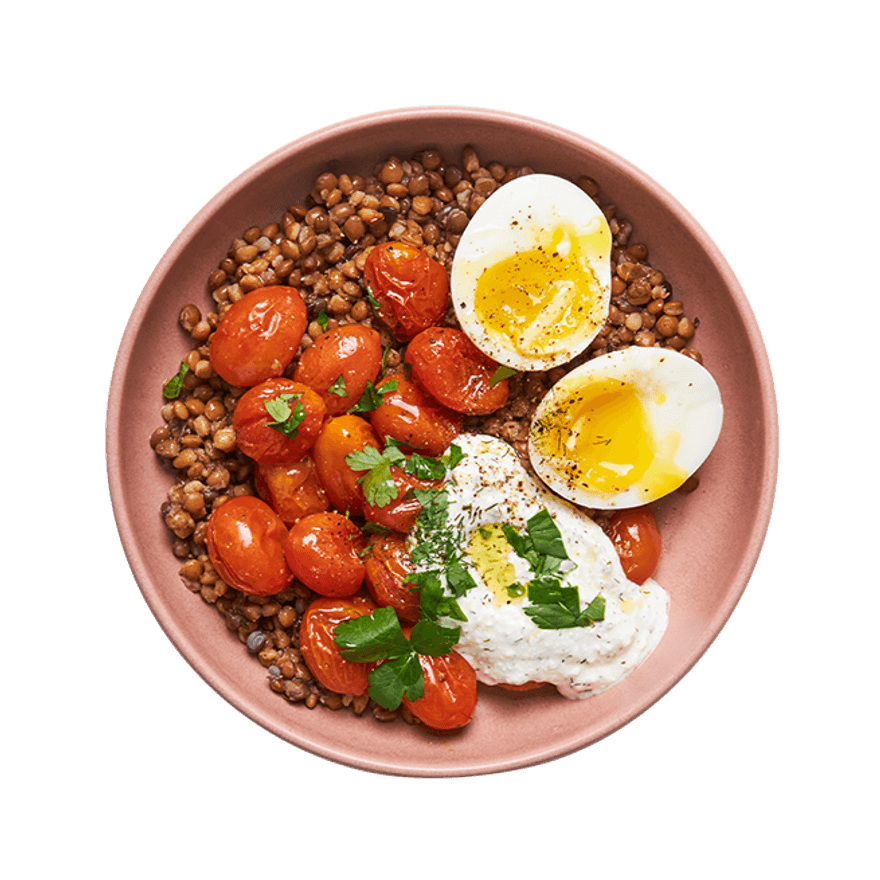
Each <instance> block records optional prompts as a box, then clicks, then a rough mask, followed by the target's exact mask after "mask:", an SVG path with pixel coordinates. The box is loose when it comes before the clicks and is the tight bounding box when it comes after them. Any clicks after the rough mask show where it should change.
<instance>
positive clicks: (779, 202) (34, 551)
mask: <svg viewBox="0 0 880 880" xmlns="http://www.w3.org/2000/svg"><path fill="white" fill-rule="evenodd" d="M870 9H871V6H869V4H866V3H855V2H850V0H842V2H838V3H836V4H821V5H820V4H812V3H801V4H794V3H778V2H777V3H774V2H766V3H762V4H757V3H750V2H740V3H737V4H729V5H727V6H724V7H721V6H720V5H719V6H715V5H712V4H706V3H696V2H694V3H684V2H674V0H670V2H667V3H663V4H647V3H635V2H634V3H627V4H617V5H615V4H607V3H603V4H597V3H581V4H574V3H557V4H551V5H548V4H532V5H519V4H504V5H501V4H491V5H490V4H484V5H479V4H474V3H459V2H447V3H444V4H442V5H440V4H435V5H413V4H409V5H406V6H402V7H397V6H388V7H383V6H371V5H367V4H359V5H347V4H343V3H333V4H327V5H324V6H320V5H319V4H303V3H290V2H288V3H276V2H265V3H263V4H260V5H256V4H251V5H245V4H231V3H227V2H216V3H178V4H170V3H164V2H155V3H152V4H142V5H139V6H134V5H131V6H129V5H126V4H111V3H98V2H89V0H84V2H80V3H77V4H61V3H52V2H43V3H35V4H32V5H30V6H28V7H26V8H25V6H24V5H23V4H22V5H20V6H19V7H18V8H16V9H14V10H9V11H7V12H6V13H5V14H4V31H5V37H6V39H5V40H4V44H5V47H4V52H3V54H2V57H0V66H2V74H3V82H4V87H3V98H2V100H3V119H4V126H3V127H4V135H3V138H2V146H0V149H2V159H3V206H4V210H3V212H2V224H3V226H2V228H3V236H2V242H3V249H4V252H5V253H4V259H3V268H4V272H3V279H4V284H3V291H2V294H3V306H4V312H5V314H4V320H3V363H4V373H5V375H6V385H7V396H6V399H7V404H6V407H5V414H4V420H3V424H4V430H3V445H4V463H5V465H6V466H5V467H4V469H3V482H2V485H3V488H4V490H5V491H4V493H3V497H4V502H5V503H4V507H5V515H4V524H5V525H4V529H3V533H4V569H3V571H4V583H5V588H6V595H7V601H6V603H5V609H4V612H5V613H4V614H3V633H4V636H5V638H4V639H3V640H2V642H0V644H2V652H3V653H2V657H3V668H4V698H5V699H4V709H3V726H2V730H3V741H4V754H5V756H6V760H5V762H4V771H3V777H4V782H3V785H2V788H0V792H2V794H0V806H2V810H3V816H2V818H3V821H2V823H0V828H2V835H3V842H2V849H3V862H4V864H5V866H6V868H7V870H8V871H9V873H8V874H7V876H10V877H15V878H18V877H36V878H43V877H55V876H67V875H69V874H76V875H82V876H89V877H95V878H105V877H106V878H111V877H112V878H116V877H124V878H142V877H143V878H149V877H157V876H161V877H183V876H195V877H203V876H212V877H218V878H220V877H242V876H248V875H256V874H259V875H261V876H268V875H270V874H278V875H279V876H297V875H299V876H305V875H308V874H310V873H312V872H316V871H319V870H320V871H322V873H323V874H325V875H328V876H342V875H343V872H345V873H349V874H350V873H355V872H357V873H365V874H367V875H368V876H370V875H372V874H374V873H376V874H378V873H381V874H382V875H383V876H385V875H389V874H393V873H397V872H406V873H407V874H409V875H411V876H416V877H419V876H424V877H447V876H462V875H463V876H483V875H491V876H496V875H501V874H504V875H506V876H508V877H529V876H535V875H538V874H541V875H544V874H548V873H552V874H554V875H555V874H557V873H558V874H562V873H563V872H566V873H574V872H576V873H575V875H576V876H580V875H587V874H589V875H591V876H603V875H604V876H615V877H621V876H622V877H635V876H655V877H667V876H668V877H676V878H691V877H693V878H705V877H710V878H728V877H731V878H733V877H744V876H749V877H776V876H785V877H799V878H812V877H817V878H820V877H830V876H834V877H861V876H863V875H866V874H867V873H868V869H869V867H870V866H872V862H871V861H869V858H868V857H869V855H870V854H871V850H872V849H873V842H872V837H871V835H872V832H875V831H876V818H877V813H876V794H875V790H876V784H877V758H876V742H875V741H876V734H875V732H874V731H875V730H876V714H877V713H876V705H877V687H876V680H875V676H874V675H873V674H871V673H872V671H873V672H875V671H876V658H875V653H874V651H873V647H872V646H873V644H874V642H875V639H876V637H875V635H874V632H873V628H871V623H872V622H873V620H874V619H876V611H877V599H876V593H877V586H878V584H877V574H876V567H874V566H873V558H874V557H875V555H876V551H875V549H874V543H875V540H876V539H875V538H874V534H875V533H876V530H877V516H876V503H875V498H874V496H875V495H876V489H877V479H876V447H877V442H876V424H877V421H876V415H875V412H874V411H875V410H876V403H877V391H876V376H877V368H876V358H875V357H874V356H873V347H874V342H873V340H874V337H875V335H876V330H875V329H874V328H875V325H876V313H877V308H876V305H875V303H876V298H877V282H876V278H875V274H876V273H875V269H874V265H875V263H876V256H875V252H876V242H877V231H878V230H877V223H876V215H875V212H874V205H875V204H876V200H877V196H878V192H877V171H876V167H877V162H876V144H877V125H876V116H877V113H876V85H877V82H876V80H877V68H876V60H875V57H876V47H875V45H874V42H873V38H872V36H871V35H872V34H875V33H876V24H877V21H876V18H877V16H876V14H875V13H873V12H869V10H870ZM429 103H450V104H472V105H479V106H488V107H497V108H502V109H506V110H512V111H516V112H520V113H524V114H528V115H532V116H536V117H539V118H544V119H547V120H549V121H551V122H554V123H556V124H559V125H562V126H565V127H568V128H571V129H573V130H575V131H578V132H581V133H583V134H585V135H588V136H590V137H592V138H594V139H595V140H597V141H599V142H601V143H603V144H605V145H606V146H608V147H610V148H612V149H613V150H616V151H617V152H619V153H621V154H622V155H624V156H626V157H627V158H628V159H630V160H631V161H633V162H635V163H636V164H637V165H639V166H640V167H642V168H643V169H644V170H645V171H647V172H648V173H649V174H651V175H652V176H653V177H655V178H656V179H657V180H658V181H660V182H661V183H662V184H663V185H664V186H665V187H667V188H668V189H669V190H670V191H671V192H673V193H674V194H675V195H676V196H677V197H678V198H679V199H680V200H681V201H682V202H683V203H684V204H685V205H686V206H687V207H688V208H689V209H690V210H691V211H692V212H693V213H694V214H695V215H696V217H697V218H698V219H699V220H700V221H701V222H702V224H703V225H704V226H705V228H706V229H707V230H708V231H709V233H710V234H711V235H712V236H713V237H714V239H715V240H716V242H717V243H718V244H719V245H720V247H721V249H722V250H723V251H724V253H725V254H726V256H727V257H728V259H729V261H730V262H731V264H732V265H733V267H734V269H735V270H736V272H737V274H738V275H739V278H740V280H741V281H742V283H743V285H744V287H745V289H746V291H747V292H748V294H749V297H750V299H751V302H752V304H753V306H754V309H755V312H756V314H757V316H758V319H759V321H760V324H761V327H762V330H763V332H764V335H765V339H766V341H767V345H768V349H769V352H770V356H771V359H772V362H773V367H774V372H775V376H776V381H777V386H778V391H779V398H780V413H781V425H782V466H781V475H780V482H779V491H778V496H777V504H776V509H775V514H774V517H773V523H772V526H771V528H770V533H769V536H768V539H767V544H766V547H765V550H764V553H763V555H762V557H761V561H760V563H759V565H758V567H757V570H756V572H755V575H754V577H753V578H752V581H751V584H750V586H749V589H748V590H747V592H746V595H745V597H744V599H743V601H742V603H741V604H740V607H739V609H738V610H737V612H736V614H735V615H734V618H733V619H732V621H731V623H730V624H729V626H728V627H727V629H726V630H725V631H724V632H723V633H722V635H721V637H720V638H719V640H718V641H717V643H716V644H715V645H714V646H713V647H712V648H711V650H710V651H709V652H708V654H707V655H706V656H705V657H704V659H703V660H701V661H700V663H699V664H698V665H697V667H696V668H695V669H694V670H693V671H692V672H691V673H690V674H689V675H688V676H687V677H686V678H685V679H684V681H683V682H682V683H681V684H680V685H679V686H678V687H676V688H675V690H673V692H672V693H670V694H669V695H668V696H667V697H665V698H664V699H663V700H662V701H661V702H660V703H659V704H658V705H657V706H655V707H654V708H652V709H651V710H650V711H649V712H648V713H647V714H646V715H645V716H643V717H642V718H640V719H638V720H637V721H635V722H634V723H632V724H631V725H630V726H628V727H627V728H625V729H624V730H622V731H620V732H618V733H616V734H615V735H613V736H612V737H610V738H609V739H608V740H606V741H604V742H602V743H599V744H597V745H595V746H593V747H592V748H590V749H588V750H586V751H584V752H581V753H579V754H577V755H574V756H572V757H569V758H566V759H564V760H561V761H557V762H555V763H552V764H550V765H547V766H544V767H539V768H534V769H530V770H526V771H520V772H516V773H509V774H505V775H502V776H498V777H488V778H478V779H470V780H441V781H436V780H417V781H407V780H398V779H389V778H383V777H378V776H372V775H369V774H365V773H361V772H357V771H353V770H348V769H344V768H341V767H338V766H335V765H333V764H330V763H327V762H325V761H322V760H320V759H317V758H314V757H311V756H309V755H306V754H304V753H302V752H299V751H297V750H296V749H294V748H292V747H290V746H288V745H285V744H284V743H282V742H280V741H279V740H276V739H275V738H273V737H272V736H271V735H269V734H267V733H265V732H264V731H262V730H260V729H259V728H258V727H256V726H255V725H254V724H252V723H251V722H250V721H248V720H247V719H245V718H243V717H242V716H240V715H239V714H238V713H236V712H235V711H234V710H233V709H231V708H230V707H229V706H228V705H227V704H226V703H224V702H223V700H221V699H220V698H219V697H218V696H216V695H215V694H214V693H213V692H212V691H211V690H209V689H208V688H207V687H206V686H205V685H204V684H202V682H201V681H200V680H199V679H198V677H197V676H196V675H195V673H193V672H192V671H191V670H190V669H189V668H188V667H187V666H186V664H185V663H184V661H183V660H182V659H181V658H180V657H179V656H178V655H177V654H176V653H175V651H174V649H173V648H172V646H171V645H170V644H169V643H168V641H167V640H166V639H165V637H164V636H163V634H162V632H161V631H160V629H159V627H158V626H157V625H156V624H155V622H154V621H153V619H152V617H151V616H150V614H149V612H148V610H147V608H146V606H145V605H144V603H143V601H142V599H141V597H140V594H139V593H138V591H137V589H136V587H135V584H134V582H133V580H132V578H131V575H130V573H129V571H128V567H127V565H126V562H125V558H124V556H123V554H122V551H121V548H120V545H119V542H118V539H117V537H116V533H115V528H114V525H113V519H112V514H111V510H110V504H109V500H108V497H107V489H106V482H105V476H104V462H103V420H104V407H105V401H106V394H107V386H108V383H109V380H110V371H111V368H112V364H113V358H114V356H115V352H116V346H117V343H118V340H119V337H120V335H121V334H122V330H123V327H124V325H125V321H126V319H127V317H128V313H129V311H130V309H131V307H132V305H133V303H134V300H135V298H136V296H137V294H138V292H139V291H140V288H141V286H142V285H143V283H144V281H145V280H146V278H147V276H148V275H149V273H150V271H151V269H152V268H153V266H154V265H155V263H156V262H157V261H158V259H159V257H160V256H161V254H162V252H163V251H164V249H165V247H166V246H167V245H168V244H169V243H170V241H171V240H172V239H173V238H174V236H175V235H176V234H177V232H178V231H179V230H180V228H181V227H182V226H183V225H184V224H185V223H186V222H187V220H189V218H190V217H191V216H192V215H193V214H194V213H195V212H196V211H197V210H198V208H199V207H201V205H202V204H203V203H204V202H205V201H206V200H207V199H208V198H210V196H211V195H213V193H214V192H216V191H217V190H218V189H219V188H220V187H221V186H222V185H223V184H225V183H226V182H227V181H228V180H230V179H231V178H232V177H234V176H235V175H236V174H237V173H238V172H239V171H241V170H242V169H244V168H245V167H246V166H248V165H250V164H251V163H253V162H254V161H256V160H257V159H259V158H260V157H262V156H263V155H265V154H266V153H268V152H270V151H271V150H273V149H275V148H276V147H278V146H281V145H282V144H284V143H286V142H288V141H290V140H292V139H294V138H296V137H297V136H299V135H301V134H304V133H306V132H309V131H312V130H314V129H315V128H317V127H319V126H322V125H325V124H328V123H331V122H334V121H336V120H339V119H342V118H346V117H349V116H353V115H356V114H359V113H364V112H367V111H371V110H378V109H384V108H387V107H393V106H403V105H410V104H429ZM872 489H873V490H874V491H873V492H872V491H871V490H872Z"/></svg>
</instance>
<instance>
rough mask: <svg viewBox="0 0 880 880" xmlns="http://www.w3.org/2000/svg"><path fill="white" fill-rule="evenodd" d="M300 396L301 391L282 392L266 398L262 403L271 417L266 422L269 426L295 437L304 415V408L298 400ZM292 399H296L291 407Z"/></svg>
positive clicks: (285, 434) (286, 435) (287, 435)
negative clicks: (268, 398)
mask: <svg viewBox="0 0 880 880" xmlns="http://www.w3.org/2000/svg"><path fill="white" fill-rule="evenodd" d="M300 397H302V393H284V394H279V395H278V397H273V398H272V399H271V400H267V401H266V402H265V404H263V405H264V406H265V407H266V412H267V413H269V415H270V416H272V419H273V421H271V422H269V423H268V425H269V427H270V428H274V429H275V430H276V431H278V432H279V433H281V434H284V436H285V437H291V438H293V437H296V434H297V430H298V429H299V426H300V425H301V424H302V422H303V419H305V417H306V408H305V407H304V406H303V404H302V401H301V400H299V398H300ZM292 401H296V403H294V405H293V407H291V405H290V404H291V402H292Z"/></svg>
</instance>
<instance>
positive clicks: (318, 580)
mask: <svg viewBox="0 0 880 880" xmlns="http://www.w3.org/2000/svg"><path fill="white" fill-rule="evenodd" d="M365 547H366V541H365V540H364V536H363V534H362V533H361V530H360V529H359V528H358V527H357V526H356V525H355V524H354V523H353V522H352V521H351V520H350V519H349V518H348V517H346V516H343V515H342V514H341V513H336V512H335V511H332V510H328V511H324V512H322V513H313V514H310V515H309V516H305V517H303V518H302V519H301V520H299V521H298V522H296V523H294V524H293V525H292V526H291V527H290V530H289V531H288V533H287V538H286V540H285V542H284V555H285V557H286V558H287V564H288V565H289V566H290V569H291V571H292V572H293V573H294V574H295V575H296V577H297V578H299V580H300V581H301V582H302V583H303V584H305V585H306V586H307V587H308V588H309V589H310V590H314V592H316V593H318V594H319V595H321V596H353V595H354V594H355V593H356V592H357V591H358V590H359V589H360V586H361V584H362V583H363V582H364V571H365V568H364V563H363V560H362V559H361V556H362V554H363V552H364V549H365Z"/></svg>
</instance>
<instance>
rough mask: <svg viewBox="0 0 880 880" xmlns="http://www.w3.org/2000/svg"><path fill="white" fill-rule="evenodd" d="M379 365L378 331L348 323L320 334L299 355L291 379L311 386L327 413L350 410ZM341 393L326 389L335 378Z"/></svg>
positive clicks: (380, 361) (376, 372)
mask: <svg viewBox="0 0 880 880" xmlns="http://www.w3.org/2000/svg"><path fill="white" fill-rule="evenodd" d="M381 366H382V341H381V339H380V337H379V334H378V333H377V332H376V331H375V330H371V329H370V328H369V327H364V326H362V325H361V324H348V325H346V326H343V327H337V328H336V329H335V330H328V331H327V332H326V333H322V334H321V335H320V336H319V337H318V338H317V339H316V340H315V341H314V342H313V343H312V344H311V345H309V346H308V347H307V348H306V349H305V350H304V351H303V353H302V354H301V355H300V358H299V363H298V364H297V365H296V370H295V371H294V374H293V379H294V381H295V382H302V384H303V385H308V386H309V387H310V388H314V389H315V391H317V392H318V393H319V394H320V395H321V397H322V398H323V399H324V406H325V407H326V408H327V414H328V415H331V416H332V415H337V414H339V413H343V412H345V411H346V410H348V409H351V407H353V406H354V405H355V404H356V403H357V402H358V400H360V397H361V395H362V394H363V393H364V390H365V389H366V387H367V382H374V381H375V380H376V377H377V376H378V375H379V370H380V368H381ZM340 376H341V377H342V379H343V382H344V384H345V393H343V394H337V393H336V392H332V391H328V390H327V389H328V388H330V387H331V386H332V385H333V384H334V383H335V382H338V380H339V377H340Z"/></svg>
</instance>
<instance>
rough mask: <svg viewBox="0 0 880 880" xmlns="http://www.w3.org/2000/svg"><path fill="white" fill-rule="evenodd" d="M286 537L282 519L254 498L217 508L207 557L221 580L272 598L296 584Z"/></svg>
mask: <svg viewBox="0 0 880 880" xmlns="http://www.w3.org/2000/svg"><path fill="white" fill-rule="evenodd" d="M286 537H287V528H286V527H285V525H284V523H283V522H282V521H281V517H280V516H278V514H277V513H275V511H274V510H272V508H271V507H269V505H268V504H266V502H265V501H261V500H260V499H259V498H254V497H253V496H251V495H242V496H239V497H237V498H230V499H229V500H228V501H225V502H224V503H223V504H221V505H220V506H219V507H218V508H216V510H214V512H213V513H212V514H211V516H210V518H209V519H208V526H207V530H206V532H205V542H206V544H207V547H208V556H209V557H210V559H211V564H212V565H213V566H214V568H216V569H217V572H218V573H219V575H220V577H222V578H223V580H224V581H226V583H227V584H229V585H230V586H231V587H235V588H236V589H237V590H241V591H242V592H243V593H247V594H248V595H251V596H272V595H274V594H275V593H278V592H280V591H281V590H283V589H284V588H285V587H287V586H289V585H290V584H291V582H292V581H293V572H292V571H291V570H290V568H289V566H288V565H287V560H286V559H285V557H284V539H285V538H286Z"/></svg>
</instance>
